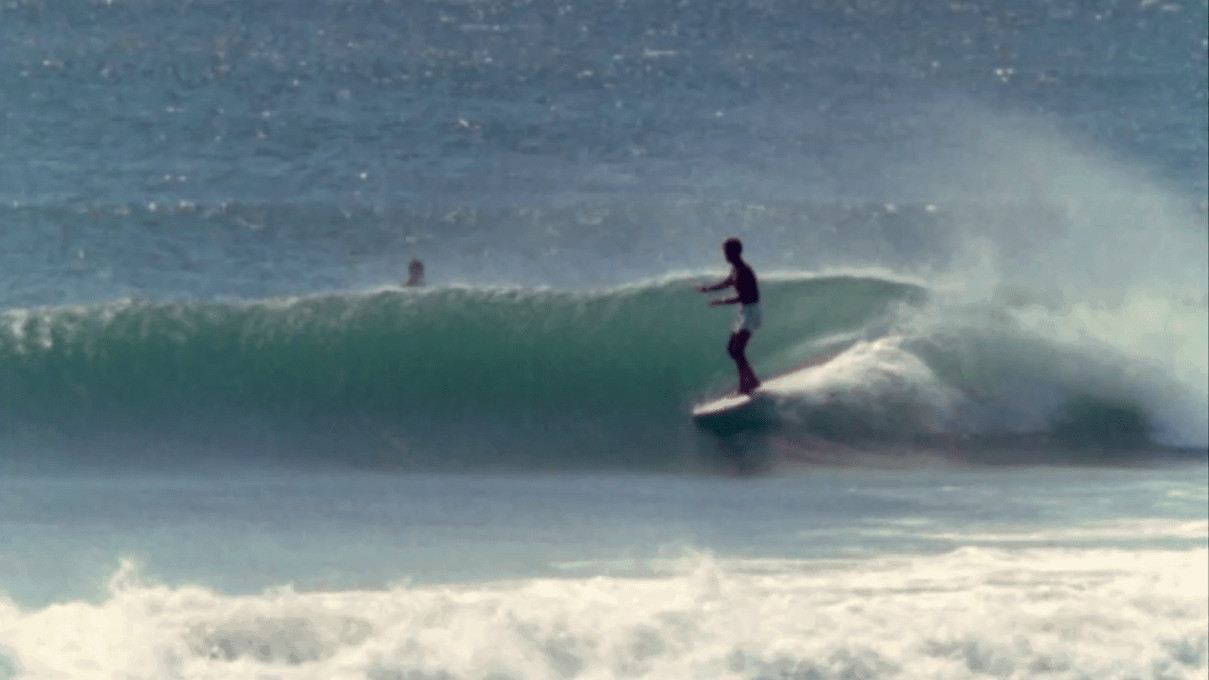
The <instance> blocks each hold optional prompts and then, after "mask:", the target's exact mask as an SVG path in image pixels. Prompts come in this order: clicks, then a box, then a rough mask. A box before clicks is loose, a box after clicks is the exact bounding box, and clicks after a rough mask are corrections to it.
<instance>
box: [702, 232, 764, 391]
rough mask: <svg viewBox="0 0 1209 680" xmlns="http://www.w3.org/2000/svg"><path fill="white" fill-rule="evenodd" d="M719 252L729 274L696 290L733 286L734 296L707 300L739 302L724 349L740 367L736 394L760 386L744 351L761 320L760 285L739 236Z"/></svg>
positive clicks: (720, 302)
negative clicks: (728, 267)
mask: <svg viewBox="0 0 1209 680" xmlns="http://www.w3.org/2000/svg"><path fill="white" fill-rule="evenodd" d="M722 253H723V255H725V256H726V261H727V262H729V263H730V276H728V277H726V280H725V281H722V282H720V283H717V284H714V285H712V286H702V287H701V288H700V289H699V290H700V291H701V292H702V293H709V292H712V291H715V290H722V289H723V288H731V287H733V288H734V289H735V293H736V295H735V296H734V297H732V298H725V299H715V300H710V302H709V305H710V306H711V307H715V306H717V305H733V304H738V305H740V307H739V314H738V316H736V318H735V327H734V332H732V333H731V335H730V342H729V343H728V344H727V345H726V352H727V353H728V354H730V358H731V359H734V360H735V366H736V367H737V368H738V369H739V393H740V394H751V393H752V392H753V391H755V389H756V388H757V387H759V386H760V379H759V378H757V377H756V373H755V371H753V370H752V368H751V364H749V363H747V353H746V352H747V342H748V341H749V340H751V334H752V332H753V331H755V330H756V329H758V328H759V327H760V323H761V322H762V321H763V318H762V316H763V315H762V313H761V311H760V288H759V285H758V284H757V283H756V273H755V272H754V271H752V269H751V267H750V266H748V264H747V263H746V262H744V261H743V257H742V254H743V243H741V242H740V241H739V239H737V238H728V239H726V241H725V242H724V243H723V244H722Z"/></svg>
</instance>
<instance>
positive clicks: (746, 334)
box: [726, 328, 760, 394]
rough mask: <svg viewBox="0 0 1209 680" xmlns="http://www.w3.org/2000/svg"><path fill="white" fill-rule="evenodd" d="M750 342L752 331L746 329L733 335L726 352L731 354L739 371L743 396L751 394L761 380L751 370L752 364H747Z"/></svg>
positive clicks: (740, 388)
mask: <svg viewBox="0 0 1209 680" xmlns="http://www.w3.org/2000/svg"><path fill="white" fill-rule="evenodd" d="M748 340H751V331H749V330H747V329H746V328H744V329H742V330H739V331H735V332H734V333H732V334H731V336H730V342H729V343H728V344H727V345H726V352H727V353H728V354H730V358H731V359H734V361H735V367H736V368H738V369H739V392H740V393H741V394H750V393H751V392H752V391H753V390H755V389H756V388H757V387H759V386H760V379H759V378H757V377H756V373H755V371H753V370H752V369H751V364H749V363H747V341H748Z"/></svg>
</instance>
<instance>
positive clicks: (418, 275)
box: [407, 259, 424, 286]
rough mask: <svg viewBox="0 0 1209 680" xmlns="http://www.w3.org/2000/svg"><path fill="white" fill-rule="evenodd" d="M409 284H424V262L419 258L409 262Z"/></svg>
mask: <svg viewBox="0 0 1209 680" xmlns="http://www.w3.org/2000/svg"><path fill="white" fill-rule="evenodd" d="M407 285H409V286H422V285H424V263H423V262H421V261H420V260H419V259H415V260H412V261H411V262H409V263H408V264H407Z"/></svg>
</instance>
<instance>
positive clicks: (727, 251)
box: [722, 237, 743, 262]
mask: <svg viewBox="0 0 1209 680" xmlns="http://www.w3.org/2000/svg"><path fill="white" fill-rule="evenodd" d="M722 254H723V255H726V261H727V262H734V261H735V260H738V259H739V256H740V255H742V254H743V242H742V241H740V240H739V239H737V238H734V237H732V238H728V239H726V240H725V241H723V242H722Z"/></svg>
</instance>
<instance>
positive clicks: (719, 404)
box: [692, 345, 847, 433]
mask: <svg viewBox="0 0 1209 680" xmlns="http://www.w3.org/2000/svg"><path fill="white" fill-rule="evenodd" d="M846 348H847V345H845V346H843V347H841V348H839V349H834V350H832V351H830V352H828V353H826V354H823V355H820V356H817V357H815V358H813V359H810V360H809V361H807V362H805V363H802V364H800V365H798V366H796V367H794V368H792V369H790V370H788V371H785V372H784V373H779V374H777V375H774V376H772V377H771V378H769V379H767V380H765V381H764V383H763V384H761V385H760V386H759V387H758V388H756V390H755V391H754V392H752V393H751V394H750V395H747V394H737V393H733V392H732V393H730V394H724V395H722V396H719V397H715V398H713V399H710V400H708V401H705V402H702V403H700V404H697V405H695V406H693V411H692V414H693V422H694V423H696V424H697V426H698V427H701V428H703V429H707V430H713V431H715V432H718V433H726V432H735V431H739V430H747V429H751V428H760V427H767V426H768V425H770V424H773V423H775V422H776V421H777V419H778V413H777V402H778V400H779V399H780V398H782V397H784V396H785V395H786V394H787V393H788V392H791V391H792V387H791V385H792V384H793V381H794V379H795V376H797V375H799V374H800V373H801V372H802V371H805V370H809V369H811V368H814V367H816V366H819V365H820V364H824V363H827V362H828V361H830V360H831V359H834V358H835V357H836V356H838V355H839V354H840V353H841V352H842V351H843V350H844V349H846Z"/></svg>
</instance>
